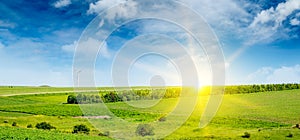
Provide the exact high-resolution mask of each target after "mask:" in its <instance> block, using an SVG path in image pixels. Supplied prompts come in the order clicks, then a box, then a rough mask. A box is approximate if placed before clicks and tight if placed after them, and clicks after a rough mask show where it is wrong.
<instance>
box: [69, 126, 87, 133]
mask: <svg viewBox="0 0 300 140" xmlns="http://www.w3.org/2000/svg"><path fill="white" fill-rule="evenodd" d="M89 132H90V129H89V128H88V127H87V126H86V125H84V124H80V125H75V126H74V128H73V132H72V133H86V134H89Z"/></svg>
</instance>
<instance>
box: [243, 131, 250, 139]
mask: <svg viewBox="0 0 300 140" xmlns="http://www.w3.org/2000/svg"><path fill="white" fill-rule="evenodd" d="M242 138H250V133H248V132H245V133H244V135H243V136H242Z"/></svg>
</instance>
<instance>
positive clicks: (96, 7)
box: [87, 0, 126, 14]
mask: <svg viewBox="0 0 300 140" xmlns="http://www.w3.org/2000/svg"><path fill="white" fill-rule="evenodd" d="M124 2H126V0H99V1H97V2H95V3H91V4H90V7H89V10H88V11H87V13H88V14H97V13H100V12H102V11H103V10H106V9H108V8H110V7H112V6H114V5H117V4H120V3H124Z"/></svg>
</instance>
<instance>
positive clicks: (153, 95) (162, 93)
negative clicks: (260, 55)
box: [67, 84, 300, 104]
mask: <svg viewBox="0 0 300 140" xmlns="http://www.w3.org/2000/svg"><path fill="white" fill-rule="evenodd" d="M208 88H209V87H208ZM292 89H300V84H265V85H236V86H225V88H224V87H220V90H217V91H215V92H222V91H224V94H245V93H256V92H267V91H282V90H292ZM204 91H205V90H204ZM181 92H182V93H184V94H188V93H193V91H192V88H181V87H172V88H167V89H154V90H150V89H134V90H123V91H118V92H117V91H100V93H99V94H95V93H93V94H88V93H87V94H78V95H77V96H75V95H69V96H68V99H67V102H68V103H69V104H91V103H102V102H104V103H111V102H124V101H133V100H155V99H161V98H177V97H179V96H180V94H181ZM205 92H209V90H207V91H205ZM207 94H210V93H207Z"/></svg>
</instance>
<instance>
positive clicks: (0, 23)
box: [0, 20, 16, 28]
mask: <svg viewBox="0 0 300 140" xmlns="http://www.w3.org/2000/svg"><path fill="white" fill-rule="evenodd" d="M15 26H16V24H15V23H12V22H8V21H3V20H0V27H2V28H14V27H15Z"/></svg>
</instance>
